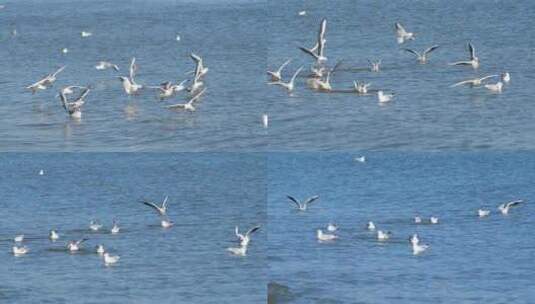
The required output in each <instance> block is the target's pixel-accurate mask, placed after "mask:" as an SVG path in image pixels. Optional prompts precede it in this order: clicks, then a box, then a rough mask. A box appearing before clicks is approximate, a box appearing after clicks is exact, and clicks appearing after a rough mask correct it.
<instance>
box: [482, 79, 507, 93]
mask: <svg viewBox="0 0 535 304" xmlns="http://www.w3.org/2000/svg"><path fill="white" fill-rule="evenodd" d="M485 88H486V89H487V90H489V91H491V92H493V93H501V92H502V91H503V82H501V81H498V82H497V83H492V84H486V85H485Z"/></svg>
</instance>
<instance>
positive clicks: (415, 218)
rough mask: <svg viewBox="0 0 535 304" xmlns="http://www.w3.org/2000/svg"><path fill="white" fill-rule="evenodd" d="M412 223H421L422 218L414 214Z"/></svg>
mask: <svg viewBox="0 0 535 304" xmlns="http://www.w3.org/2000/svg"><path fill="white" fill-rule="evenodd" d="M414 223H415V224H421V223H422V218H421V217H419V216H415V217H414Z"/></svg>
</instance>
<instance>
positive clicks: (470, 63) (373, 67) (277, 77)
mask: <svg viewBox="0 0 535 304" xmlns="http://www.w3.org/2000/svg"><path fill="white" fill-rule="evenodd" d="M326 31H327V20H326V19H323V20H321V22H320V28H319V31H318V34H317V38H316V41H315V44H314V46H313V47H312V48H306V47H299V49H300V50H301V51H302V52H303V53H305V54H306V55H309V57H310V58H311V59H312V60H313V62H312V65H311V67H310V73H309V74H308V75H307V76H306V84H307V86H308V87H309V88H310V89H312V90H313V91H318V92H331V93H337V92H338V93H356V94H358V95H371V94H373V93H375V94H376V95H377V99H378V101H379V103H387V102H390V101H392V100H393V99H394V94H393V93H385V92H384V91H383V90H371V89H369V88H370V86H371V83H366V82H361V81H356V80H355V81H353V87H352V88H351V89H345V90H334V89H333V87H332V85H331V82H330V78H331V76H332V75H333V74H334V73H335V72H336V71H337V69H338V68H339V67H340V64H341V62H342V60H339V61H338V62H337V63H336V64H335V65H334V67H332V68H330V67H329V66H328V65H327V56H326V53H325V46H326V42H327V39H326V38H325V37H326ZM395 33H396V40H397V42H398V44H404V43H406V42H407V41H411V40H415V39H416V38H415V37H416V34H415V33H412V32H409V31H407V30H406V29H405V28H404V27H403V26H402V25H401V24H400V23H399V22H397V23H396V24H395ZM439 47H440V46H439V45H433V46H430V47H428V48H426V49H425V50H423V51H421V52H419V51H416V50H414V49H410V48H403V49H402V50H403V51H406V52H408V53H410V54H413V55H414V56H415V57H416V59H417V61H418V62H419V63H420V64H426V63H427V62H428V60H429V55H430V54H431V53H432V52H434V51H435V50H437V49H438V48H439ZM467 47H468V52H469V57H468V59H465V60H460V61H457V62H453V63H449V65H451V66H467V67H471V68H473V69H478V68H479V67H480V61H479V58H478V57H477V56H476V51H475V48H474V45H473V44H472V43H471V42H468V44H467ZM290 62H291V59H288V60H286V61H285V62H284V63H283V64H282V65H281V66H279V68H278V69H276V70H274V71H267V74H268V77H269V81H268V84H269V85H276V86H280V87H282V88H284V89H285V90H286V91H287V92H288V93H290V94H291V93H292V92H293V91H294V89H295V80H296V78H297V76H298V75H299V74H300V73H301V71H302V70H303V68H304V66H301V67H299V68H297V70H296V71H295V72H294V73H293V74H292V75H291V77H290V78H289V80H287V81H285V80H283V78H284V77H283V75H282V72H283V70H284V69H285V68H286V67H287V66H288V64H289V63H290ZM368 62H369V64H370V67H369V68H368V69H367V70H369V71H370V72H379V71H380V70H381V60H376V61H372V60H368ZM492 78H499V80H498V81H497V82H495V83H487V82H485V81H488V80H490V79H492ZM510 81H511V75H510V74H509V73H508V72H503V73H501V74H493V75H487V76H481V77H477V78H473V79H466V80H463V81H460V82H457V83H455V84H453V85H452V87H457V86H460V85H467V86H470V87H472V88H475V87H484V88H486V89H488V90H489V91H491V92H493V93H501V92H502V90H503V88H504V85H505V84H507V83H509V82H510Z"/></svg>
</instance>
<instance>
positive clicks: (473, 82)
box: [451, 75, 498, 87]
mask: <svg viewBox="0 0 535 304" xmlns="http://www.w3.org/2000/svg"><path fill="white" fill-rule="evenodd" d="M492 77H498V75H487V76H484V77H480V78H471V79H467V80H463V81H459V82H457V83H455V84H453V85H452V86H451V87H456V86H460V85H463V84H466V85H469V86H470V87H479V86H481V84H482V83H483V81H484V80H486V79H489V78H492Z"/></svg>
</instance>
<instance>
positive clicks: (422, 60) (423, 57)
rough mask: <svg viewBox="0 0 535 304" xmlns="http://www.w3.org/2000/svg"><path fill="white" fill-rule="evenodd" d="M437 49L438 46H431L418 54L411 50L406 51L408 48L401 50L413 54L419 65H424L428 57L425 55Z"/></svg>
mask: <svg viewBox="0 0 535 304" xmlns="http://www.w3.org/2000/svg"><path fill="white" fill-rule="evenodd" d="M438 47H439V46H438V45H433V46H431V47H428V48H427V49H425V50H424V51H423V52H422V53H419V52H417V51H415V50H413V49H408V48H406V49H403V50H405V51H407V52H409V53H412V54H414V55H415V56H416V58H417V59H418V62H420V63H421V64H425V63H427V57H428V56H427V55H428V54H429V53H431V52H432V51H434V50H436V49H438Z"/></svg>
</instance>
